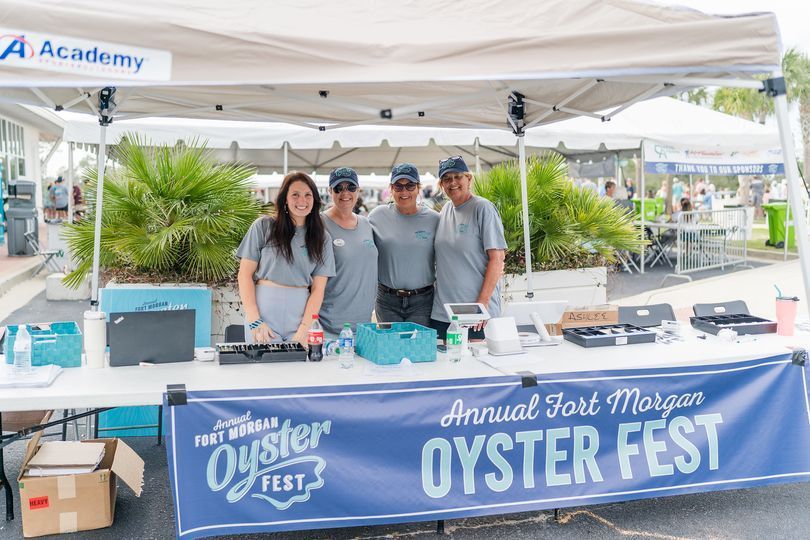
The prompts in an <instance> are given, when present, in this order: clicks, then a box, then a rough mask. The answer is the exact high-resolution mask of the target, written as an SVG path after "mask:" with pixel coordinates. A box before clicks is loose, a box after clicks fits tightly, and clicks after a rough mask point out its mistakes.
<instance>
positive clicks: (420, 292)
mask: <svg viewBox="0 0 810 540" xmlns="http://www.w3.org/2000/svg"><path fill="white" fill-rule="evenodd" d="M420 184H421V182H420V180H419V171H418V170H417V168H416V166H414V165H413V164H411V163H400V164H399V165H396V166H395V167H394V168H393V169H391V189H392V192H391V194H392V198H393V199H394V201H393V203H388V204H386V205H380V206H378V207H377V208H375V209H374V210H372V211H371V214H370V215H369V216H368V219H369V221H370V222H371V228H372V230H373V231H374V242H375V243H376V244H377V249H378V250H379V253H380V256H379V267H378V268H379V286H378V288H377V306H376V313H377V320H378V321H379V322H400V321H409V322H413V323H417V324H421V325H423V326H427V325H428V324H429V323H430V311H431V309H432V306H433V282H434V280H435V264H434V251H433V240H434V238H435V236H436V226H437V225H438V224H439V214H438V212H436V211H435V210H433V209H431V208H428V207H427V206H424V205H423V204H421V203H420V202H419V201H418V197H419V192H420V190H419V187H420Z"/></svg>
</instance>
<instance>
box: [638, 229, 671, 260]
mask: <svg viewBox="0 0 810 540" xmlns="http://www.w3.org/2000/svg"><path fill="white" fill-rule="evenodd" d="M644 234H645V236H646V237H647V241H648V242H649V243H650V245H649V248H648V249H647V261H649V262H647V263H646V264H647V266H649V267H650V268H652V267H653V266H655V265H656V264H658V262H659V261H664V262H665V263H667V264H668V265H669V266H670V267H671V266H672V261H670V260H669V256H668V255H667V252H668V251H669V248H670V247H672V244H673V241H671V240H670V239H668V238H666V236H659V235H657V234H655V233H653V231H652V229H651V228H650V227H644Z"/></svg>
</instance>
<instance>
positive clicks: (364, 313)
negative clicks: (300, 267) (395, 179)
mask: <svg viewBox="0 0 810 540" xmlns="http://www.w3.org/2000/svg"><path fill="white" fill-rule="evenodd" d="M359 188H360V184H359V181H358V179H357V173H356V172H355V171H354V169H350V168H348V167H340V168H339V169H335V170H334V171H332V172H331V173H330V174H329V190H330V191H331V195H332V202H333V203H334V204H333V205H332V206H330V207H329V209H328V210H327V211H326V212H324V213H323V214H321V215H322V216H323V224H324V226H326V230H327V231H328V232H329V235H330V236H331V237H332V250H333V251H334V252H335V277H333V278H331V279H329V281H328V282H327V283H326V292H325V293H324V296H323V305H322V306H321V323H322V324H323V327H324V330H326V332H328V333H329V334H334V335H335V336H337V335H338V334H339V333H340V330H341V328H342V327H343V324H344V323H350V324H351V325H352V328H353V329H355V330H356V328H355V327H356V325H357V323H364V322H369V321H370V320H371V312H372V311H374V301H375V299H376V297H377V246H376V245H374V233H373V232H372V230H371V224H370V223H369V221H368V218H367V217H364V216H359V215H357V214H355V213H354V207H355V205H356V204H357V198H358V196H359V195H360V189H359Z"/></svg>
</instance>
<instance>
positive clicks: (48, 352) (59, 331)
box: [5, 321, 82, 368]
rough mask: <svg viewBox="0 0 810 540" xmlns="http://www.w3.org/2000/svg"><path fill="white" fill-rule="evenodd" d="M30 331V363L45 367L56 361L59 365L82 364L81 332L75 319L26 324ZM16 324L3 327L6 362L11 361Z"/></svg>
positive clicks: (73, 365)
mask: <svg viewBox="0 0 810 540" xmlns="http://www.w3.org/2000/svg"><path fill="white" fill-rule="evenodd" d="M27 326H28V333H29V334H31V365H32V366H46V365H48V364H55V365H57V366H62V367H66V368H67V367H81V365H82V331H81V330H80V329H79V325H78V324H76V323H75V322H72V321H71V322H54V323H39V324H33V325H31V324H29V325H27ZM19 328H20V327H19V326H17V325H9V326H7V327H6V341H5V355H6V363H7V364H13V363H14V341H15V340H16V338H17V331H18V330H19Z"/></svg>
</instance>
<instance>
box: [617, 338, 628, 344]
mask: <svg viewBox="0 0 810 540" xmlns="http://www.w3.org/2000/svg"><path fill="white" fill-rule="evenodd" d="M616 345H627V336H622V337H617V338H616Z"/></svg>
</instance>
